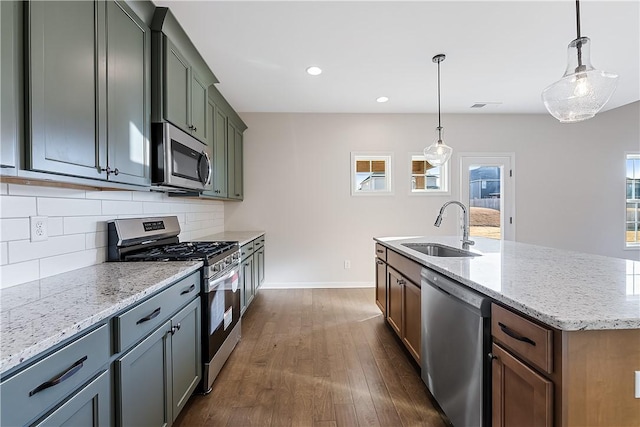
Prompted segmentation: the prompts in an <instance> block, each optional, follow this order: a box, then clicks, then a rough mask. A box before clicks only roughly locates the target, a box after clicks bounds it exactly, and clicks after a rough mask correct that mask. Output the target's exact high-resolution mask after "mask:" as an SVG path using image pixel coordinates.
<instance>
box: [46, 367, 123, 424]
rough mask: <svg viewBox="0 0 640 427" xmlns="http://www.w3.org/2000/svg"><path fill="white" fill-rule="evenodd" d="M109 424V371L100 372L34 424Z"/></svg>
mask: <svg viewBox="0 0 640 427" xmlns="http://www.w3.org/2000/svg"><path fill="white" fill-rule="evenodd" d="M54 425H55V426H86V427H99V426H102V427H109V426H110V425H111V379H110V376H109V371H105V372H103V373H102V374H100V375H99V376H98V377H97V378H96V379H94V380H93V381H91V382H90V383H89V384H87V385H86V386H85V387H84V388H83V389H82V390H81V391H80V392H79V393H77V394H76V395H74V396H73V397H72V398H71V399H69V400H67V401H66V402H65V403H64V404H63V405H62V406H60V407H59V408H58V409H56V410H55V411H53V412H52V413H51V414H49V416H47V417H46V418H44V419H43V420H42V421H40V422H39V423H36V424H35V426H54Z"/></svg>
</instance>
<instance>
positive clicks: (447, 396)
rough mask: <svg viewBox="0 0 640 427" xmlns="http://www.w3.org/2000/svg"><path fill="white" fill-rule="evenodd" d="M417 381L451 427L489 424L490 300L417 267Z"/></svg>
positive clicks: (432, 272)
mask: <svg viewBox="0 0 640 427" xmlns="http://www.w3.org/2000/svg"><path fill="white" fill-rule="evenodd" d="M421 285H422V297H421V298H422V301H421V308H422V353H421V364H422V380H423V381H424V382H425V384H426V385H427V387H428V388H429V390H430V391H431V394H432V395H433V397H435V399H436V400H437V401H438V403H439V404H440V407H441V408H442V410H443V411H444V413H445V414H446V415H447V416H448V417H449V419H450V420H451V422H452V423H453V425H454V426H456V427H466V426H490V425H491V418H490V416H491V410H490V408H491V393H490V384H491V382H490V378H491V376H490V373H491V371H490V369H491V364H490V361H489V359H488V358H487V357H486V355H487V354H489V352H490V345H491V325H490V315H491V304H490V300H489V299H488V298H486V297H484V296H483V295H481V294H479V293H477V292H474V291H473V290H470V289H468V288H466V287H465V286H464V285H461V284H459V283H455V282H454V281H452V280H451V279H449V278H447V277H445V276H443V275H441V274H438V273H436V272H434V271H433V270H430V269H427V268H423V269H422V283H421Z"/></svg>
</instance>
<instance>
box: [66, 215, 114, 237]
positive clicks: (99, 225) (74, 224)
mask: <svg viewBox="0 0 640 427" xmlns="http://www.w3.org/2000/svg"><path fill="white" fill-rule="evenodd" d="M114 218H115V216H113V215H101V216H67V217H65V218H64V234H77V233H92V232H96V231H106V230H107V221H109V220H111V219H114Z"/></svg>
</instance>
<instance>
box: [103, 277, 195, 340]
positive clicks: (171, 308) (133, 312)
mask: <svg viewBox="0 0 640 427" xmlns="http://www.w3.org/2000/svg"><path fill="white" fill-rule="evenodd" d="M199 292H200V272H196V273H194V274H192V275H190V276H189V277H186V278H184V279H182V280H180V281H179V282H177V283H175V284H173V285H171V286H170V287H169V288H167V289H165V290H164V291H162V292H160V293H159V294H156V295H154V296H153V297H151V298H149V299H148V300H146V301H145V302H143V303H141V304H139V305H137V306H135V307H134V308H132V309H130V310H128V311H126V312H125V313H123V314H121V315H119V316H116V317H114V319H113V325H114V334H115V340H114V341H115V346H116V349H115V351H116V353H117V352H121V351H124V350H126V349H127V348H129V347H130V346H131V345H133V344H135V343H136V342H138V341H140V339H142V338H143V337H145V336H146V335H147V334H149V333H150V332H151V331H153V330H154V329H155V328H156V327H157V326H158V325H161V324H162V323H164V322H165V321H166V320H167V319H168V318H169V317H170V316H171V315H172V314H173V313H175V312H176V311H177V310H178V309H179V308H180V307H182V306H183V305H185V304H186V303H188V302H189V301H190V300H192V299H193V298H194V297H195V296H196V295H198V293H199Z"/></svg>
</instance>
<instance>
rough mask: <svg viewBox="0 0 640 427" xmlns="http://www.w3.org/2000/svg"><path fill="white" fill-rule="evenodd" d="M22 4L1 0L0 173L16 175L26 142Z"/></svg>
mask: <svg viewBox="0 0 640 427" xmlns="http://www.w3.org/2000/svg"><path fill="white" fill-rule="evenodd" d="M22 8H23V5H22V3H21V2H18V1H1V2H0V20H1V21H0V31H2V34H1V36H0V44H1V46H0V57H1V58H2V59H1V62H0V67H2V70H1V71H0V100H1V101H2V105H1V106H0V109H1V110H0V118H1V121H2V122H1V123H0V174H7V175H15V173H16V166H17V149H18V144H20V143H21V142H22V120H23V118H22V111H23V105H22V82H23V78H22V73H23V69H22V49H21V43H20V42H21V40H22Z"/></svg>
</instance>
